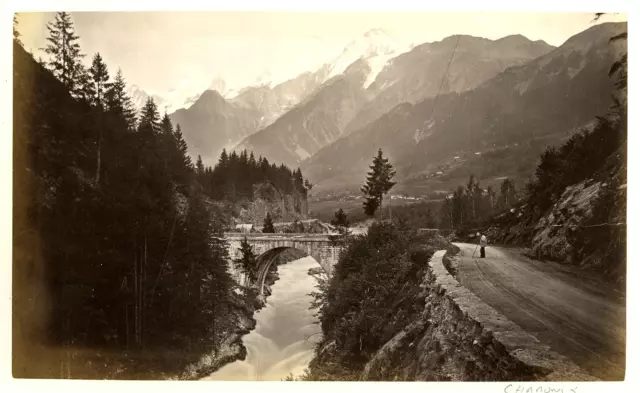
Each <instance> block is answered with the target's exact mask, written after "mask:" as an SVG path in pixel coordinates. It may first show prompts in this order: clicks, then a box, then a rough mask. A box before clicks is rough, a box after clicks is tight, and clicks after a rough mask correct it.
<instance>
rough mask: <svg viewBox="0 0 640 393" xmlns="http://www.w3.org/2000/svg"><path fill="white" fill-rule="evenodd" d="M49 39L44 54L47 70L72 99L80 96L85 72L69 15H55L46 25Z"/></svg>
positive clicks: (84, 84) (84, 80) (64, 13)
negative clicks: (46, 59) (61, 84)
mask: <svg viewBox="0 0 640 393" xmlns="http://www.w3.org/2000/svg"><path fill="white" fill-rule="evenodd" d="M47 30H49V37H47V41H49V44H47V47H46V48H44V51H45V53H47V54H48V55H49V58H50V59H49V62H48V63H47V66H48V68H49V69H50V70H51V72H53V74H54V75H55V76H56V77H57V78H58V80H60V81H61V82H62V83H63V84H64V85H65V87H66V88H67V90H69V91H70V92H71V94H72V95H73V96H74V97H78V96H82V95H83V89H84V88H85V87H86V71H85V70H84V67H83V65H82V62H81V59H82V58H83V57H84V55H83V54H81V53H80V44H79V43H78V39H79V38H80V37H78V36H77V35H76V34H75V29H74V27H73V21H72V20H71V15H70V14H69V13H67V12H58V13H56V17H55V20H54V21H52V22H49V23H47Z"/></svg>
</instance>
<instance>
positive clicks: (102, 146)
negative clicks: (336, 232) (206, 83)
mask: <svg viewBox="0 0 640 393" xmlns="http://www.w3.org/2000/svg"><path fill="white" fill-rule="evenodd" d="M15 23H17V21H16V20H15V19H14V45H13V52H14V67H13V72H14V75H13V78H14V80H13V89H14V90H13V102H14V109H13V119H14V130H13V131H14V132H13V135H14V156H13V159H14V161H13V167H14V172H13V173H14V175H13V176H14V177H13V200H14V219H13V234H14V236H13V250H14V257H13V258H14V259H13V267H14V268H13V274H14V276H13V280H14V281H13V288H14V296H13V310H14V311H13V312H14V318H13V323H14V325H13V326H14V329H13V331H14V348H13V354H14V358H13V361H14V376H17V377H64V378H68V377H70V378H81V377H97V378H102V377H107V376H109V377H119V375H116V374H115V373H114V372H115V369H116V368H118V369H120V370H121V371H122V370H124V372H123V374H122V375H120V376H123V377H136V378H145V377H151V378H153V377H154V376H152V375H150V374H151V373H152V371H157V372H161V371H166V369H168V372H177V371H179V369H180V368H181V367H183V366H185V365H186V364H185V363H186V362H190V361H194V360H197V359H198V356H200V355H202V354H204V353H211V352H215V350H216V349H217V348H218V346H219V343H220V341H221V340H222V339H223V338H224V337H226V336H227V335H228V334H230V332H232V331H233V330H234V329H235V328H236V326H235V324H236V319H237V318H236V315H237V312H236V309H237V305H238V304H243V302H245V301H244V300H243V299H242V298H240V297H239V296H238V295H235V294H234V293H233V289H234V288H235V286H236V284H235V282H234V281H233V280H232V278H231V277H230V275H229V272H228V270H227V266H228V264H227V260H228V255H227V250H226V245H225V244H224V243H223V242H222V241H221V240H217V238H218V237H220V236H221V234H222V230H223V228H222V224H221V223H222V222H225V221H226V219H228V217H227V216H228V215H229V212H228V211H225V210H223V209H221V208H217V207H216V206H217V205H216V204H215V203H212V201H211V199H210V198H213V199H218V198H223V197H225V196H229V197H230V198H231V199H233V198H234V197H235V196H239V195H250V188H251V185H252V184H253V183H255V182H257V181H262V180H269V181H272V182H273V183H275V184H276V186H277V187H281V188H280V189H281V190H284V191H285V192H286V191H287V190H292V189H293V187H298V188H300V187H302V184H303V179H302V175H301V173H300V171H299V170H298V171H295V172H294V171H291V170H290V169H288V168H286V167H275V166H274V165H273V164H269V163H268V162H267V161H266V159H258V160H256V161H255V162H254V160H252V158H251V157H252V156H249V157H248V158H247V154H246V153H245V152H243V153H242V154H241V155H239V156H238V155H236V154H232V155H231V156H230V157H229V158H228V159H222V158H221V162H220V163H219V164H218V165H217V166H216V168H214V169H210V168H208V169H204V168H203V167H202V165H201V162H200V161H199V160H198V162H196V165H195V166H194V165H193V163H192V161H191V159H190V157H189V156H188V155H187V145H186V143H185V141H184V139H183V138H182V133H181V129H180V126H179V125H176V126H175V128H174V127H173V125H172V124H171V121H170V120H169V118H168V116H167V115H166V114H165V115H164V117H161V115H160V114H159V113H158V110H157V108H156V105H155V104H154V102H153V100H151V99H149V100H148V101H147V102H146V104H145V106H144V108H143V109H142V111H141V113H140V114H136V113H135V110H134V109H133V106H132V104H131V101H130V99H129V97H127V94H126V82H125V79H124V77H123V74H122V72H121V71H119V70H118V72H117V73H116V74H115V77H113V74H110V73H109V70H108V69H107V66H106V64H105V63H104V61H103V60H102V58H101V57H100V55H99V54H96V55H94V56H93V58H92V66H91V67H90V68H89V69H86V68H85V67H84V66H83V63H82V58H83V56H84V55H83V54H82V53H81V48H80V46H79V45H78V36H77V35H75V33H74V29H73V22H72V20H71V17H70V15H69V14H67V13H63V12H62V13H58V14H56V16H55V19H54V20H53V21H52V22H51V23H49V24H48V25H47V28H48V30H49V37H48V42H49V44H48V46H47V47H46V48H45V53H46V55H47V60H46V61H42V60H40V61H36V60H35V59H34V58H33V55H31V54H29V53H27V52H26V51H25V49H24V48H23V47H22V46H21V43H20V42H19V34H17V32H16V31H15ZM239 173H243V175H245V176H247V177H246V178H243V177H241V176H239ZM247 174H248V175H247ZM222 184H224V185H225V187H222V186H221V185H222ZM209 197H210V198H209ZM106 353H109V354H110V355H109V356H107V357H105V358H106V359H108V361H106V360H102V361H101V360H98V359H97V358H98V357H99V356H101V354H106ZM172 353H179V355H171V354H172ZM143 354H146V355H143ZM145 356H146V357H145ZM34 358H38V359H40V360H41V361H39V362H34V361H33V359H34ZM145 359H146V360H145ZM163 361H164V364H161V363H162V362H163ZM109 362H112V363H109ZM152 363H154V364H152ZM60 365H62V366H60Z"/></svg>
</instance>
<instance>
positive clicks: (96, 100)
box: [89, 53, 110, 110]
mask: <svg viewBox="0 0 640 393" xmlns="http://www.w3.org/2000/svg"><path fill="white" fill-rule="evenodd" d="M89 73H90V74H91V82H92V84H93V86H92V93H93V96H92V97H91V103H92V104H93V105H94V106H97V107H99V108H101V109H103V110H104V109H106V102H105V94H106V92H107V90H108V89H109V86H110V85H109V70H108V68H107V65H106V64H105V62H104V60H102V56H100V53H96V54H95V55H94V56H93V60H92V62H91V68H90V69H89Z"/></svg>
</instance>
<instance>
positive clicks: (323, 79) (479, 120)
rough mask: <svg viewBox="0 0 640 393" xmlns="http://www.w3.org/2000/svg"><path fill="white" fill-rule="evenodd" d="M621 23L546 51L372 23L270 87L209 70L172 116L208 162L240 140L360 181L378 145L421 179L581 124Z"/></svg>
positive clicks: (319, 177) (595, 101)
mask: <svg viewBox="0 0 640 393" xmlns="http://www.w3.org/2000/svg"><path fill="white" fill-rule="evenodd" d="M623 30H626V23H604V24H600V25H595V26H593V27H591V28H589V29H587V30H585V31H583V32H581V33H579V34H577V35H575V36H574V37H571V38H570V39H569V40H567V41H566V42H565V43H564V44H563V45H561V46H560V47H558V48H555V47H553V46H551V45H548V44H547V43H545V42H544V41H532V40H529V39H527V38H526V37H523V36H521V35H512V36H507V37H504V38H501V39H498V40H489V39H486V38H480V37H473V36H467V35H456V36H451V37H447V38H445V39H443V40H441V41H438V42H430V43H424V44H421V45H417V46H406V45H401V44H398V42H397V41H395V40H394V39H393V38H391V37H390V36H389V35H388V34H387V33H386V32H384V31H383V30H381V29H375V30H372V31H369V32H367V33H365V34H364V35H363V36H362V37H360V38H358V39H356V40H354V41H352V42H351V43H349V44H348V45H347V46H346V47H345V48H344V50H343V51H342V52H341V53H340V54H339V55H338V56H336V57H335V58H333V59H330V60H329V61H327V62H326V63H325V64H324V65H322V66H321V67H319V68H318V69H317V70H312V71H309V72H306V73H303V74H301V75H298V76H296V77H294V78H292V79H290V80H288V81H285V82H282V83H279V84H277V85H275V86H273V85H272V84H271V83H269V82H268V80H266V79H267V78H266V77H265V78H263V79H265V80H264V81H257V82H256V84H255V85H253V86H248V87H245V88H242V89H235V90H233V89H228V88H227V87H226V86H225V84H224V81H223V80H221V79H219V78H217V79H215V80H214V82H212V83H211V85H210V86H209V87H210V89H208V90H207V91H205V92H204V93H202V94H200V95H199V96H198V95H197V94H196V95H194V96H193V97H192V98H191V101H188V100H187V101H185V102H184V103H183V105H182V107H181V108H180V109H178V110H176V111H175V112H173V113H172V114H171V118H172V120H173V121H174V123H175V122H178V123H180V124H181V126H182V129H183V133H184V136H185V139H186V140H187V143H188V144H189V146H190V150H191V154H192V155H196V154H200V155H201V156H202V157H203V160H204V161H205V163H206V164H209V165H211V164H213V163H215V161H216V160H217V157H218V155H219V153H220V151H221V150H222V149H223V148H226V149H228V150H242V149H249V150H253V151H254V154H255V155H256V157H257V156H259V155H263V156H265V157H268V158H269V160H271V161H275V162H283V163H285V164H287V165H289V166H301V167H302V168H303V171H304V172H305V176H307V177H309V178H310V179H311V180H312V181H313V182H314V183H316V184H317V185H318V186H319V187H318V188H317V189H318V190H322V189H330V188H331V187H333V186H337V185H344V184H350V185H356V184H357V183H359V182H360V181H361V179H360V177H362V176H361V175H362V173H364V172H363V171H366V167H367V165H368V163H369V161H370V160H371V156H373V154H374V153H375V150H377V148H378V147H382V148H383V149H384V151H385V154H388V155H389V156H390V158H391V160H392V162H394V164H396V166H397V167H398V169H399V171H398V177H399V178H400V179H401V183H403V182H405V183H406V182H411V181H413V182H416V181H422V180H420V179H424V178H425V176H427V175H429V174H432V173H434V172H437V169H438V168H442V167H443V163H444V162H445V161H446V160H450V159H451V158H452V157H460V156H464V157H467V158H468V159H466V158H465V159H464V160H462V161H467V162H468V163H469V162H475V161H477V160H482V159H484V157H488V156H489V155H484V156H483V155H482V154H474V153H480V152H489V151H491V150H492V149H493V150H495V149H504V148H506V147H507V146H514V145H515V144H518V143H519V142H520V143H521V142H524V141H526V140H528V139H533V140H538V141H544V143H542V142H541V143H538V144H537V145H536V147H535V148H531V145H530V144H527V143H524V144H521V145H520V149H522V148H523V147H522V146H523V145H527V146H529V147H530V149H529V150H532V149H533V150H535V151H534V153H535V154H537V150H540V149H541V148H542V147H540V146H544V145H545V144H546V143H547V142H549V143H552V142H554V141H557V140H560V139H562V138H566V137H567V136H569V135H570V134H571V132H573V131H575V130H576V129H578V128H579V127H580V126H582V125H584V124H585V123H586V122H588V121H589V119H591V118H592V117H593V115H594V113H595V114H597V113H599V112H601V111H602V110H603V108H605V107H606V106H607V105H608V103H609V92H610V89H611V86H610V81H609V79H608V77H607V71H608V67H609V66H610V65H611V63H612V61H613V59H614V58H615V56H616V53H615V50H614V49H612V48H613V47H612V46H611V45H610V44H609V42H608V39H609V38H610V37H611V36H613V35H615V34H616V32H619V31H623ZM183 95H184V94H183ZM140 96H142V94H140ZM173 101H175V100H173ZM159 107H162V105H159ZM510 144H511V145H510ZM536 149H537V150H536ZM512 150H513V149H512ZM501 154H502V153H501ZM505 154H506V156H509V154H511V155H512V156H513V155H514V154H515V153H514V152H513V151H511V152H510V153H508V154H507V153H505ZM527 154H533V153H531V152H528V153H527ZM503 155H504V154H503ZM512 158H513V157H512ZM474 160H475V161H474ZM494 164H495V163H494ZM494 164H492V165H494ZM467 165H469V164H467ZM532 165H533V164H532ZM520 169H521V172H523V173H524V172H526V171H525V170H524V169H522V168H520Z"/></svg>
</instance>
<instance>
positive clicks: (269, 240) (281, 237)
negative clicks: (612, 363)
mask: <svg viewBox="0 0 640 393" xmlns="http://www.w3.org/2000/svg"><path fill="white" fill-rule="evenodd" d="M225 238H226V239H227V243H228V245H229V256H230V257H231V258H232V259H235V258H239V257H240V243H241V242H242V241H243V240H244V239H245V238H246V239H247V242H249V244H250V245H251V247H252V249H253V252H254V254H256V255H258V277H257V283H256V284H257V286H258V289H259V291H260V294H261V295H262V294H263V289H264V281H265V278H266V276H267V273H268V271H269V268H270V267H271V264H272V263H273V260H274V259H275V256H277V255H278V254H280V253H281V252H282V251H283V250H285V249H288V248H293V249H296V250H299V251H301V252H303V253H304V254H306V255H308V256H311V257H312V258H313V259H315V260H316V262H318V264H319V265H320V266H321V267H322V269H323V270H324V271H325V273H326V274H327V276H328V277H331V273H332V272H333V267H334V266H335V264H336V263H337V262H338V257H339V253H340V249H341V248H342V245H341V243H342V242H341V241H340V237H339V236H334V235H327V234H305V233H297V234H296V233H255V234H254V233H251V234H245V233H225Z"/></svg>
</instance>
